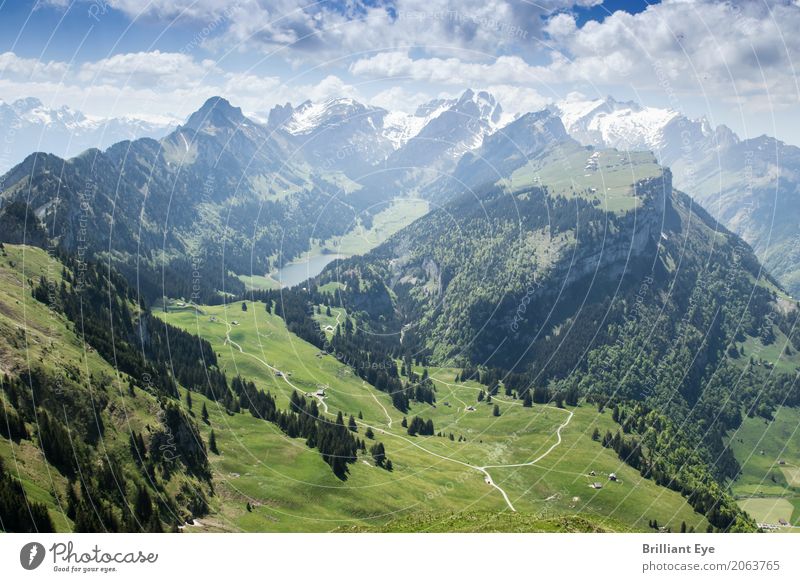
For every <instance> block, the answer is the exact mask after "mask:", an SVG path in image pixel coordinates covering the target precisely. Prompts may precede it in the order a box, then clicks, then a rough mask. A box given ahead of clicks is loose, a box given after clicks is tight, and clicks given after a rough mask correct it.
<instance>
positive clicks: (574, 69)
mask: <svg viewBox="0 0 800 582" xmlns="http://www.w3.org/2000/svg"><path fill="white" fill-rule="evenodd" d="M798 29H800V11H798V10H797V9H796V8H795V7H792V6H790V5H789V4H787V3H786V2H778V1H774V2H745V3H741V4H733V3H728V2H726V3H720V2H713V1H711V0H701V1H697V2H683V1H676V0H666V1H665V2H663V3H661V4H656V5H652V6H650V7H648V8H647V10H645V11H643V12H641V13H639V14H633V15H632V14H628V13H626V12H622V11H620V12H616V13H614V14H613V15H611V16H609V17H608V18H606V19H605V20H604V21H603V22H602V23H600V22H589V23H586V24H585V25H584V26H583V27H581V28H578V27H577V26H576V25H575V21H574V18H573V17H572V16H570V15H566V14H559V15H557V16H554V17H553V18H551V19H550V21H549V22H548V24H547V27H546V30H547V32H548V33H549V34H550V36H551V39H552V40H553V41H554V42H555V43H556V47H557V49H558V50H559V51H561V53H562V56H563V58H562V59H561V60H560V61H559V60H554V64H553V65H552V66H551V67H550V68H551V69H552V70H553V71H554V72H557V73H558V75H559V76H560V77H561V78H563V79H564V80H565V81H575V80H588V81H591V82H595V83H607V84H613V83H617V84H632V85H634V86H636V88H637V89H640V90H641V89H647V88H658V87H660V88H661V89H663V90H671V91H675V92H688V93H692V94H694V95H707V96H711V97H720V96H722V97H725V98H727V99H732V100H737V101H747V102H748V103H749V104H750V105H754V104H760V105H761V106H765V105H769V104H770V99H771V103H772V104H776V103H780V102H786V103H795V104H796V103H797V101H798V87H797V79H796V70H795V69H794V63H795V62H800V37H799V36H798V35H797V34H796V31H797V30H798ZM768 96H769V98H768ZM754 100H755V101H754Z"/></svg>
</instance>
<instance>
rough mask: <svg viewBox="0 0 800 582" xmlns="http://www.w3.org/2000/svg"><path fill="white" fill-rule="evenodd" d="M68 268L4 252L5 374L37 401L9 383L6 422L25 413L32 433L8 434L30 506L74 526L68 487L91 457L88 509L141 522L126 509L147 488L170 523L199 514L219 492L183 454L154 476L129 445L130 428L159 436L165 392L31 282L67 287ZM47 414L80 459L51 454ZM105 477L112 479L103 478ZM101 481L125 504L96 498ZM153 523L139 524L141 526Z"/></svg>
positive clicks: (30, 252)
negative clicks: (74, 469) (40, 297)
mask: <svg viewBox="0 0 800 582" xmlns="http://www.w3.org/2000/svg"><path fill="white" fill-rule="evenodd" d="M63 268H64V266H63V265H62V264H61V263H60V262H59V261H58V260H56V259H55V258H53V257H51V256H49V255H48V254H47V253H46V252H44V251H43V250H41V249H38V248H32V247H25V246H16V245H5V246H4V248H3V250H2V251H0V375H2V376H4V377H6V378H8V379H11V380H13V379H16V378H22V379H23V386H25V387H26V389H25V390H23V392H22V397H23V399H25V400H26V401H27V398H33V405H32V406H31V407H30V408H29V407H27V406H20V402H19V401H17V402H14V401H13V400H14V399H13V398H12V396H11V393H9V392H7V391H4V390H0V398H1V400H0V405H1V407H2V412H1V413H0V414H2V416H0V422H3V423H7V422H8V421H9V420H10V419H13V418H16V417H21V418H23V419H24V423H25V427H26V432H27V435H28V436H27V437H23V438H5V436H3V437H2V438H0V458H2V459H3V462H4V465H5V468H6V471H7V472H8V473H9V474H10V475H11V476H13V477H14V478H16V479H18V480H19V481H20V482H21V483H22V486H23V490H24V496H25V499H26V503H33V502H38V503H43V504H44V505H45V506H46V508H47V510H48V513H49V515H50V517H51V519H52V521H53V525H54V526H55V528H56V529H57V530H58V531H71V530H72V529H73V527H75V525H76V524H75V522H74V516H70V515H68V514H70V513H71V512H70V508H69V505H70V503H69V495H68V491H67V489H68V487H69V486H70V482H72V486H73V489H75V490H76V491H78V490H81V487H79V486H78V482H77V475H71V474H70V467H71V466H72V465H78V467H79V468H80V469H82V470H86V469H87V468H88V467H87V466H86V463H88V464H90V465H91V469H92V470H91V471H90V472H89V474H87V475H85V476H84V479H85V480H86V482H85V485H84V487H83V491H85V493H81V494H79V500H78V502H79V503H83V504H84V505H85V506H84V510H85V511H86V513H90V512H97V514H98V515H101V516H103V517H107V515H106V514H105V513H104V512H105V511H108V512H109V514H111V515H113V516H114V517H113V519H116V520H119V521H125V520H129V521H130V520H133V522H137V519H138V517H139V516H137V517H136V518H134V517H133V516H132V514H131V512H130V511H127V510H125V509H124V507H125V506H126V505H127V504H131V506H132V504H133V503H134V500H135V499H136V496H137V492H138V490H139V489H144V490H146V491H148V496H149V497H151V498H152V500H153V504H154V507H157V508H159V509H160V511H161V517H162V519H163V520H164V521H166V522H173V523H174V522H178V523H179V522H182V521H183V520H184V519H186V518H187V517H188V516H189V515H191V513H192V509H191V508H190V506H191V505H192V503H193V502H194V501H196V499H197V498H198V497H203V496H204V495H208V494H209V493H210V489H209V487H208V485H207V484H206V483H204V482H202V480H199V479H197V478H195V477H192V476H189V475H188V474H187V473H186V471H185V470H184V469H183V468H182V466H181V464H180V461H179V460H178V461H176V463H175V464H172V465H170V467H169V468H166V465H165V466H164V467H162V468H163V469H164V471H161V470H158V469H157V468H156V470H155V471H154V472H153V473H150V474H148V473H146V472H144V471H143V470H142V469H140V467H139V465H138V464H137V462H136V461H135V460H134V456H133V454H132V452H131V448H130V440H129V439H130V436H131V434H133V433H136V434H142V435H143V437H144V442H146V443H150V442H151V440H152V439H153V438H154V436H155V435H156V433H158V432H159V431H161V430H163V429H164V426H163V425H162V423H163V422H164V417H163V416H161V415H160V413H161V411H162V404H161V403H160V401H159V398H158V397H156V396H155V395H154V394H152V393H150V392H149V391H148V390H147V389H145V388H146V387H145V386H143V385H142V384H141V383H139V382H138V381H137V382H136V383H135V385H134V387H133V388H131V387H130V386H129V384H130V377H128V376H127V375H126V374H123V373H121V372H119V371H118V370H117V369H116V368H115V367H114V366H112V365H111V364H109V363H108V362H107V361H106V360H104V359H103V358H102V357H100V355H99V354H98V353H97V351H95V350H94V349H93V348H92V347H91V346H90V345H88V344H86V343H84V341H83V340H82V339H81V337H79V335H78V333H80V328H78V333H76V326H75V324H74V323H73V322H71V321H69V320H67V319H66V318H65V317H64V315H62V314H61V313H58V312H56V311H54V310H52V309H50V308H49V306H48V305H46V304H43V303H41V302H39V301H37V300H36V299H34V298H33V297H32V296H31V289H32V283H33V282H34V281H38V280H39V278H40V277H41V276H44V277H47V279H48V280H50V281H54V282H55V283H56V284H57V285H60V283H61V281H62V278H61V274H62V269H63ZM29 378H32V379H29ZM26 392H27V397H26ZM45 416H48V417H52V418H53V419H55V422H57V423H58V425H61V424H63V426H64V427H65V429H66V430H67V431H68V433H67V434H68V435H69V436H68V442H64V443H62V444H63V445H64V446H65V447H68V449H67V450H70V451H72V452H71V455H70V456H71V457H72V458H71V459H56V458H53V457H52V456H48V457H46V456H45V455H43V450H42V445H41V432H42V430H43V425H42V424H41V423H42V422H43V421H44V418H45ZM87 426H88V428H87ZM51 454H52V453H51ZM143 454H145V453H143ZM59 461H60V462H59ZM105 478H109V479H110V481H111V482H110V483H108V482H106V483H105V484H101V481H102V480H103V479H105ZM95 480H98V481H95ZM95 487H98V488H110V489H111V490H110V491H107V492H108V493H109V496H110V497H114V498H115V500H116V502H115V503H111V502H110V501H109V499H106V498H101V497H102V496H98V495H96V493H97V490H96V489H95ZM89 497H91V498H92V499H91V501H90V499H89ZM89 507H93V509H90V508H89ZM101 519H102V518H101ZM147 526H148V524H146V523H141V522H138V523H131V527H133V528H135V529H146V528H147Z"/></svg>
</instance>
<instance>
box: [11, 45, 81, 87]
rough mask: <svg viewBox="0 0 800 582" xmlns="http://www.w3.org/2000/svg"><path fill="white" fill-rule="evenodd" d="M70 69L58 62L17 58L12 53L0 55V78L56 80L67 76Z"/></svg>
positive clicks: (65, 64)
mask: <svg viewBox="0 0 800 582" xmlns="http://www.w3.org/2000/svg"><path fill="white" fill-rule="evenodd" d="M69 69H70V67H69V65H68V64H67V63H63V62H58V61H46V62H44V61H39V60H37V59H27V58H23V57H20V56H17V55H16V54H15V53H13V52H5V53H0V77H5V76H15V77H24V78H27V79H31V80H39V79H57V78H60V77H63V76H64V75H66V74H67V72H68V71H69Z"/></svg>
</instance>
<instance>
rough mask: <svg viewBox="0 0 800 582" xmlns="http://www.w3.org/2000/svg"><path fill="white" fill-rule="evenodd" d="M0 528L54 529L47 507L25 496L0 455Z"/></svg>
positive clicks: (31, 530) (28, 531)
mask: <svg viewBox="0 0 800 582" xmlns="http://www.w3.org/2000/svg"><path fill="white" fill-rule="evenodd" d="M0 530H2V531H6V532H21V533H22V532H24V533H47V532H54V531H55V527H54V526H53V521H52V520H51V519H50V515H49V514H48V513H47V508H46V507H45V506H44V505H42V504H41V503H37V502H35V501H30V500H29V499H28V498H27V497H26V495H25V492H24V491H23V489H22V485H21V484H20V482H19V481H17V479H15V478H14V477H12V476H11V475H10V474H9V473H8V472H7V471H6V468H5V464H4V463H3V458H2V457H0Z"/></svg>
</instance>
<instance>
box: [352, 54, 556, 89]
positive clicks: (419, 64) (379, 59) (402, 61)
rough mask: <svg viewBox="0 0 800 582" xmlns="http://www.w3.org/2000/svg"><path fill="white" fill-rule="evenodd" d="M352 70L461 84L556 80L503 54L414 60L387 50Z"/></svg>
mask: <svg viewBox="0 0 800 582" xmlns="http://www.w3.org/2000/svg"><path fill="white" fill-rule="evenodd" d="M350 72H351V73H353V74H354V75H367V76H371V77H376V78H405V79H412V80H414V81H427V82H430V83H440V84H448V85H459V86H463V85H474V84H476V83H481V84H485V83H490V84H491V83H495V84H515V83H516V84H520V85H525V84H529V83H531V82H534V81H538V82H548V81H551V80H553V76H552V74H551V72H550V71H549V70H548V69H547V68H545V67H540V66H533V65H529V64H528V63H526V62H525V61H524V60H523V59H522V58H521V57H518V56H502V57H498V58H496V59H494V60H493V61H492V62H489V63H483V62H469V61H464V60H462V59H459V58H456V57H451V58H439V57H432V58H418V59H412V58H411V57H410V56H409V55H408V53H403V52H385V53H380V54H377V55H374V56H371V57H367V58H363V59H358V60H356V61H354V62H353V63H352V64H351V65H350Z"/></svg>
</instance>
